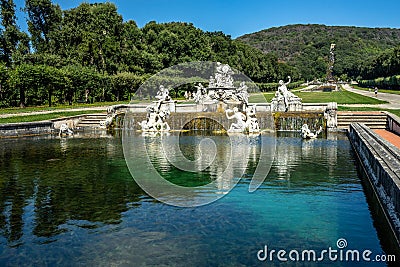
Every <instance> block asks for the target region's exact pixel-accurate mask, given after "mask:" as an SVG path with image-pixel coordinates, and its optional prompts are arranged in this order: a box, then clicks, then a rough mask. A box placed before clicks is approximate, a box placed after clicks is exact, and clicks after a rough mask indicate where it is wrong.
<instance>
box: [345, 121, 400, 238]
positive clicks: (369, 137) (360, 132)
mask: <svg viewBox="0 0 400 267" xmlns="http://www.w3.org/2000/svg"><path fill="white" fill-rule="evenodd" d="M349 139H350V142H351V144H352V145H353V148H354V150H355V151H356V153H357V155H358V158H359V160H360V162H361V165H362V166H363V168H364V170H365V172H366V173H367V176H368V179H369V181H370V183H371V185H372V187H373V188H374V191H375V193H376V195H377V197H378V199H379V200H380V203H381V206H382V207H383V209H384V211H385V214H386V217H387V218H388V220H389V223H390V225H391V227H392V230H393V233H394V235H395V236H396V239H397V242H398V244H400V242H399V240H400V150H399V149H398V148H397V147H395V146H394V145H392V144H390V143H389V142H387V141H386V140H384V139H382V138H381V137H380V136H379V135H377V134H376V133H375V132H373V131H372V130H371V129H370V128H368V127H367V126H365V125H364V124H359V123H354V124H351V126H350V131H349Z"/></svg>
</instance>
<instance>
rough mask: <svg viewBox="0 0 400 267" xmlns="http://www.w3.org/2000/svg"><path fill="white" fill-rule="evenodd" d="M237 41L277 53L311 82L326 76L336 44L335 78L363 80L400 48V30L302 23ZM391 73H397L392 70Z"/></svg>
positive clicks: (255, 34) (265, 31) (262, 32)
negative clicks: (395, 48)
mask: <svg viewBox="0 0 400 267" xmlns="http://www.w3.org/2000/svg"><path fill="white" fill-rule="evenodd" d="M238 40H240V41H242V42H244V43H246V44H250V45H252V46H253V47H256V48H258V49H260V50H262V51H263V52H265V53H270V52H272V53H275V54H276V56H277V57H278V58H279V59H280V60H282V61H284V62H286V63H288V64H290V65H293V66H295V67H296V68H297V69H298V71H299V72H300V73H301V75H302V77H303V78H304V79H308V80H311V79H314V78H322V77H324V75H325V74H326V66H327V60H328V54H329V48H330V44H331V43H335V44H336V51H335V54H336V64H335V68H334V72H335V75H336V76H338V77H340V76H342V78H345V77H346V76H348V77H350V78H353V79H356V78H358V79H361V78H372V77H371V76H374V75H377V74H375V73H374V71H373V70H374V69H378V68H379V66H377V64H379V59H377V58H378V57H380V58H383V57H385V56H384V55H382V54H387V55H389V54H391V53H393V52H390V51H391V50H390V49H392V50H393V48H394V47H396V46H399V45H400V29H388V28H360V27H345V26H325V25H316V24H308V25H300V24H299V25H289V26H283V27H277V28H271V29H267V30H263V31H260V32H256V33H252V34H247V35H244V36H241V37H239V38H238ZM387 58H388V57H386V59H387ZM389 65H390V64H389ZM374 66H375V67H374ZM391 71H392V72H393V71H395V72H396V70H394V69H393V68H392V70H391ZM379 75H382V76H385V75H386V73H385V71H381V73H380V74H379ZM391 75H393V74H391Z"/></svg>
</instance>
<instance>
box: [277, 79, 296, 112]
mask: <svg viewBox="0 0 400 267" xmlns="http://www.w3.org/2000/svg"><path fill="white" fill-rule="evenodd" d="M288 79H289V81H288V82H286V83H285V82H284V81H283V80H280V81H279V86H278V90H277V91H276V93H275V97H274V98H273V99H272V101H271V106H272V111H285V112H287V111H299V110H301V108H302V100H301V98H299V97H298V96H296V95H295V94H293V93H292V92H290V91H289V90H288V88H287V85H288V84H289V83H290V82H291V81H292V79H291V77H290V76H288Z"/></svg>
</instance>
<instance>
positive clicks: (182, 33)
mask: <svg viewBox="0 0 400 267" xmlns="http://www.w3.org/2000/svg"><path fill="white" fill-rule="evenodd" d="M25 3H26V4H25V7H16V6H15V4H14V2H13V1H12V0H5V1H1V6H0V7H1V27H0V61H1V62H0V82H1V87H0V107H6V106H16V105H20V106H25V105H40V104H49V105H51V104H52V103H65V102H67V103H70V104H71V103H73V102H74V101H82V99H85V100H87V99H91V101H106V100H109V101H110V100H122V99H129V98H130V96H131V95H132V93H133V92H134V90H135V89H136V88H137V87H138V86H139V85H140V83H142V82H143V81H144V80H145V79H146V78H147V77H149V76H150V75H151V74H154V73H156V72H158V71H159V70H162V69H164V68H167V67H170V66H173V65H175V64H178V63H182V62H189V61H220V62H222V63H227V64H229V65H231V66H232V67H234V68H236V69H238V70H239V71H241V72H243V73H244V74H246V75H247V76H249V77H250V78H251V79H253V80H254V81H256V82H264V83H268V82H276V81H277V80H278V79H282V78H284V77H286V76H288V75H291V76H292V77H294V79H295V80H296V79H298V77H299V75H298V74H297V73H296V71H295V68H293V67H290V66H288V65H286V64H284V63H279V62H278V59H277V57H276V56H274V55H272V54H264V53H262V52H261V51H259V50H258V49H255V48H253V47H251V46H249V45H246V44H244V43H242V42H239V41H236V40H232V39H231V37H230V36H228V35H225V34H224V33H222V32H204V31H202V30H200V29H198V28H196V27H195V26H194V25H192V24H191V23H180V22H175V23H167V24H159V23H156V22H149V23H148V24H146V25H145V26H144V27H143V28H139V27H138V26H137V25H136V23H135V22H134V21H133V20H129V21H124V19H123V17H122V16H121V15H120V14H119V13H118V10H117V8H116V6H115V5H114V4H112V3H101V4H88V3H82V4H81V5H79V6H78V7H76V8H73V9H69V10H61V8H60V7H59V6H58V5H54V4H53V3H52V2H51V0H26V1H25ZM17 8H23V9H24V10H25V12H26V15H27V20H28V26H29V32H28V33H25V32H21V31H20V30H19V28H18V25H17V24H16V17H15V10H16V9H17ZM88 96H89V97H88Z"/></svg>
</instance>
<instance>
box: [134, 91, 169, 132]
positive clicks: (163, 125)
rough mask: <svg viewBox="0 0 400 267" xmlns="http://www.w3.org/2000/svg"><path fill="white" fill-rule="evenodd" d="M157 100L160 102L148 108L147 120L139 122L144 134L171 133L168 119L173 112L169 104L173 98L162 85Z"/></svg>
mask: <svg viewBox="0 0 400 267" xmlns="http://www.w3.org/2000/svg"><path fill="white" fill-rule="evenodd" d="M156 98H157V99H158V101H156V102H155V103H153V104H151V105H149V106H147V108H146V110H147V119H146V120H144V121H142V122H138V124H139V125H140V126H141V127H142V131H144V132H163V131H169V130H170V127H169V125H168V123H167V122H166V120H167V119H168V117H169V115H170V113H171V111H170V106H169V102H170V100H171V97H170V96H169V90H168V89H167V88H165V87H164V86H162V85H160V88H159V90H158V92H157V95H156Z"/></svg>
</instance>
